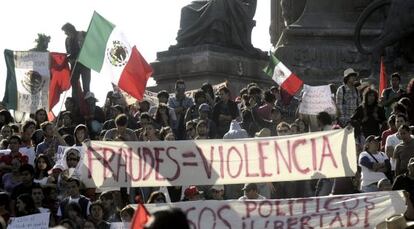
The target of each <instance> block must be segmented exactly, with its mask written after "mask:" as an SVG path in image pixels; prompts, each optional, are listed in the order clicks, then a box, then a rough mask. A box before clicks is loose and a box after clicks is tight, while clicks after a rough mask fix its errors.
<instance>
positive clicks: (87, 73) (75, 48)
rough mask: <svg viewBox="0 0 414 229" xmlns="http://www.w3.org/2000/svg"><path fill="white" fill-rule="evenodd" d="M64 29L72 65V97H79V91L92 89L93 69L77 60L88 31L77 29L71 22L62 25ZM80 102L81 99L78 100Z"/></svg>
mask: <svg viewBox="0 0 414 229" xmlns="http://www.w3.org/2000/svg"><path fill="white" fill-rule="evenodd" d="M62 30H63V31H64V32H65V34H66V36H67V37H66V41H65V46H66V52H67V53H68V54H69V55H68V59H69V63H70V67H71V71H72V74H71V76H72V77H71V80H70V83H71V85H72V98H78V96H79V93H81V91H83V92H84V93H88V92H89V91H90V83H91V70H90V69H89V68H87V67H86V66H84V65H83V64H82V63H79V62H77V58H78V55H79V53H80V50H81V48H82V44H83V41H84V40H85V36H86V33H85V32H83V31H77V30H76V28H75V26H73V25H72V24H70V23H66V24H64V25H63V26H62ZM81 76H82V87H83V88H81V87H80V83H79V79H80V77H81ZM77 102H79V100H78V101H77Z"/></svg>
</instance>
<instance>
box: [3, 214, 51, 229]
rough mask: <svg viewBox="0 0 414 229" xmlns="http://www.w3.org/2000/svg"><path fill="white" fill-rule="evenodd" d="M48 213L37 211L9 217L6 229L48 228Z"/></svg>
mask: <svg viewBox="0 0 414 229" xmlns="http://www.w3.org/2000/svg"><path fill="white" fill-rule="evenodd" d="M49 216H50V213H39V214H33V215H28V216H22V217H12V218H10V222H9V225H8V226H7V228H8V229H26V228H27V229H33V228H36V229H48V228H49Z"/></svg>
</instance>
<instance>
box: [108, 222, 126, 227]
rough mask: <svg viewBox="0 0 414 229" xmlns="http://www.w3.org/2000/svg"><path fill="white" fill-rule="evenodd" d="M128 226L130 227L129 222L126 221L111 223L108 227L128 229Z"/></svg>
mask: <svg viewBox="0 0 414 229" xmlns="http://www.w3.org/2000/svg"><path fill="white" fill-rule="evenodd" d="M130 228H131V223H127V222H116V223H111V227H110V229H130Z"/></svg>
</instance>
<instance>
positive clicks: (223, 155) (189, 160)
mask: <svg viewBox="0 0 414 229" xmlns="http://www.w3.org/2000/svg"><path fill="white" fill-rule="evenodd" d="M356 155H357V154H356V150H355V140H354V134H353V130H347V129H341V130H333V131H325V132H315V133H308V134H302V135H292V136H283V137H268V138H251V139H238V140H199V141H157V142H114V141H105V142H102V141H101V142H99V141H92V142H91V143H90V145H89V147H88V149H85V155H84V158H83V164H84V166H83V167H82V172H81V174H82V180H83V182H84V183H85V184H86V185H87V187H93V186H97V187H131V186H132V187H145V186H175V185H180V186H181V185H212V184H239V183H250V182H253V183H255V182H274V181H294V180H309V179H317V178H330V177H344V176H353V175H354V174H355V172H356V169H357V165H356V161H357V159H356Z"/></svg>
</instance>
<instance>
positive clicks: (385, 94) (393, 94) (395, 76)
mask: <svg viewBox="0 0 414 229" xmlns="http://www.w3.org/2000/svg"><path fill="white" fill-rule="evenodd" d="M390 82H391V87H388V88H386V89H384V91H382V94H381V100H382V101H383V102H382V103H383V105H384V109H385V116H386V117H389V116H390V115H391V111H392V109H391V107H392V105H393V104H394V103H395V102H397V101H398V100H400V99H401V97H402V96H403V95H404V94H405V91H404V90H403V89H402V88H401V86H400V83H401V76H400V73H398V72H394V73H392V74H391V80H390Z"/></svg>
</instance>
